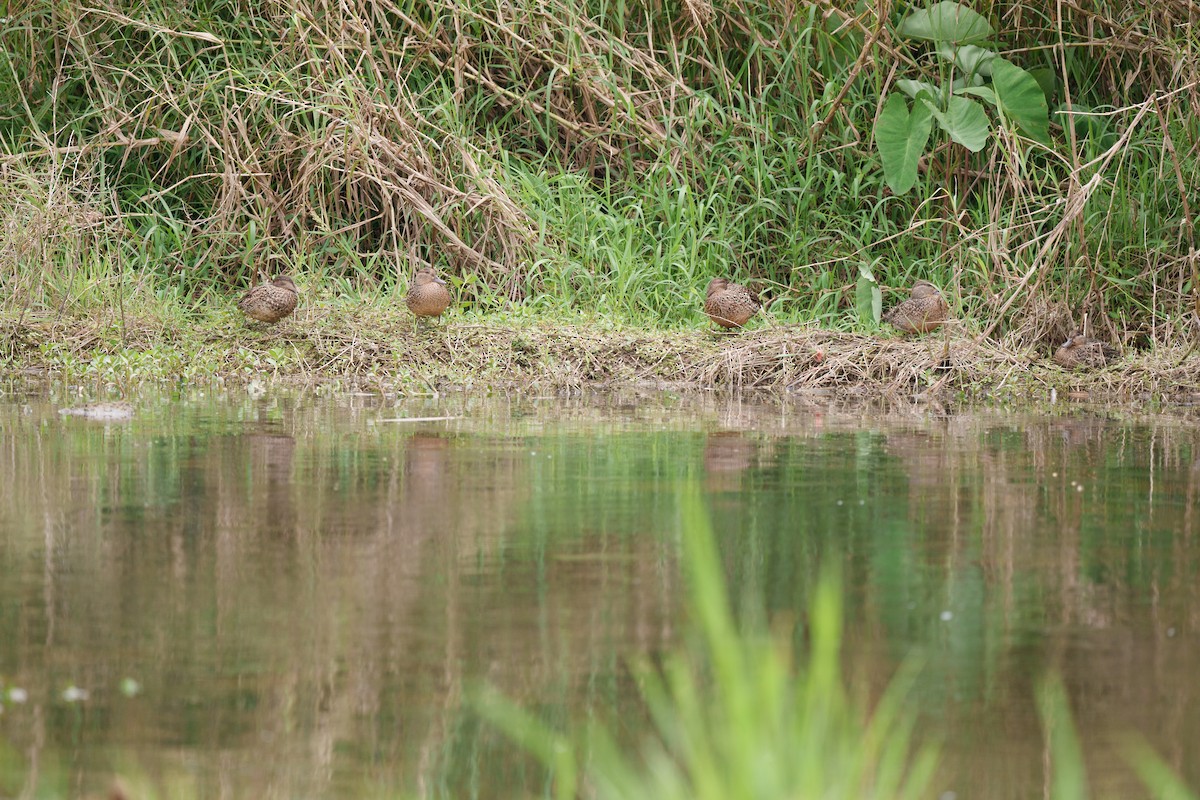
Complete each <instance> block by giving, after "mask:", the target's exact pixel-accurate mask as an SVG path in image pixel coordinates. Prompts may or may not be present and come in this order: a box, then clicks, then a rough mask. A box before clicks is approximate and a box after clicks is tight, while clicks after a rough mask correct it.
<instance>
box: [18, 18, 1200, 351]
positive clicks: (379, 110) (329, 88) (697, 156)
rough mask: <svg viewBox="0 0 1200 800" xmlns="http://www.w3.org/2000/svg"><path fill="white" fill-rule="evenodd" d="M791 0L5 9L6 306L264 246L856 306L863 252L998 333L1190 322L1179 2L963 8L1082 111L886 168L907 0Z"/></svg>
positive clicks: (567, 308)
mask: <svg viewBox="0 0 1200 800" xmlns="http://www.w3.org/2000/svg"><path fill="white" fill-rule="evenodd" d="M785 8H787V7H786V6H778V5H777V4H760V3H754V2H746V1H745V0H738V2H735V3H733V4H732V5H723V6H716V5H709V4H708V3H705V2H698V3H688V4H686V5H685V6H665V7H659V6H653V7H650V6H643V5H636V4H628V3H623V2H611V0H591V2H588V3H586V4H584V5H583V6H579V5H577V4H571V3H562V2H558V1H557V0H551V2H536V3H535V2H533V0H522V2H520V3H518V5H517V6H516V7H510V6H509V5H507V4H499V3H496V2H494V0H473V2H471V3H469V4H458V3H442V2H435V3H432V4H430V3H416V2H399V3H396V4H393V5H385V6H378V5H376V4H365V3H350V4H349V5H348V6H342V7H339V10H338V11H337V13H334V12H332V11H327V10H325V7H324V6H317V7H316V8H315V10H310V11H305V12H300V11H296V12H295V13H293V12H291V11H288V10H287V9H286V8H285V7H283V6H261V7H260V6H246V5H245V4H238V3H231V2H224V1H223V0H210V2H207V3H202V4H194V3H192V4H183V5H180V4H171V3H165V2H162V1H161V0H156V1H155V2H151V3H133V2H130V0H106V2H103V3H100V4H99V5H95V4H83V3H78V2H73V1H68V2H65V3H64V2H50V0H32V2H29V3H25V4H21V5H19V6H17V7H14V9H10V11H9V16H7V17H6V18H5V21H4V22H3V23H2V24H0V42H2V43H3V45H4V46H3V47H0V98H2V99H3V100H4V101H5V102H4V103H3V107H4V108H6V109H8V111H7V112H6V113H5V114H4V115H0V152H2V153H4V154H6V155H4V156H3V157H4V158H5V164H6V170H5V171H4V174H3V177H0V182H2V183H3V187H2V188H3V192H0V198H2V199H0V208H2V209H3V217H4V220H5V226H4V229H3V232H2V233H0V236H2V239H0V266H3V267H4V269H3V270H0V275H2V276H3V277H0V290H2V293H0V296H2V297H3V298H4V299H3V300H0V303H3V304H4V305H5V306H6V307H8V309H9V310H10V311H11V310H12V309H13V308H16V309H17V310H20V309H21V308H25V307H27V306H34V307H37V306H41V307H54V306H55V305H56V304H58V303H61V302H62V301H63V300H64V299H65V298H69V299H70V300H71V301H72V302H74V303H77V304H78V305H79V307H80V308H81V309H82V310H83V312H85V313H86V312H89V311H92V310H95V309H97V308H98V307H99V306H98V303H99V302H100V297H101V296H102V295H104V292H97V291H95V290H94V289H90V288H87V287H93V286H105V285H110V284H112V283H114V282H116V283H118V285H119V286H120V287H121V288H122V289H123V290H124V291H126V292H130V291H134V290H133V288H131V285H130V281H129V280H128V276H129V275H130V274H134V275H137V276H139V279H140V277H144V278H145V279H146V280H147V281H149V282H150V284H149V285H151V286H153V287H154V288H153V291H155V292H167V291H170V292H173V293H174V295H173V296H175V297H177V298H178V299H179V300H180V302H181V303H183V304H184V305H185V306H186V305H187V304H189V303H200V302H208V303H215V302H218V301H221V302H225V301H227V299H228V298H229V297H230V296H231V295H232V294H234V293H236V292H237V291H239V290H240V289H243V288H244V287H245V286H246V285H247V284H248V283H249V282H250V281H251V280H252V279H253V276H254V275H255V273H256V272H257V271H258V270H267V271H270V272H278V271H282V270H289V271H293V272H296V273H298V274H300V275H301V276H302V277H303V278H304V279H305V280H306V281H307V282H308V283H309V284H310V285H311V286H316V285H320V286H321V287H323V288H324V289H325V290H327V291H329V292H332V293H334V294H340V295H364V296H367V297H374V296H380V295H382V296H393V297H394V296H395V295H396V293H397V292H399V291H402V290H403V288H404V286H405V285H406V280H407V276H408V275H409V274H411V272H412V271H413V270H414V269H415V267H416V266H417V265H419V264H424V263H429V264H433V265H434V266H436V267H438V268H439V269H441V270H442V271H443V272H445V273H448V274H451V275H454V276H455V277H456V279H457V282H458V288H459V291H460V293H461V296H462V297H463V298H464V300H465V302H467V303H469V304H470V305H472V306H474V307H477V308H479V309H480V310H481V311H484V312H487V311H496V310H507V311H508V312H510V313H512V310H513V308H514V307H515V305H520V306H527V307H528V308H530V309H531V311H530V313H551V312H552V313H557V314H566V313H569V312H571V311H573V310H574V309H580V308H582V309H584V310H585V311H586V312H588V313H593V312H599V313H601V314H604V315H611V316H612V317H614V318H616V319H619V320H621V321H623V322H625V323H628V324H633V325H637V326H641V327H652V328H672V327H678V326H684V325H688V324H690V322H691V320H692V319H693V318H694V316H695V310H694V307H695V301H694V296H695V292H696V291H697V290H698V288H699V287H701V286H703V284H704V283H705V282H706V281H707V279H708V278H709V277H711V276H713V275H718V274H733V275H735V276H736V277H738V278H741V279H753V280H757V281H760V282H762V284H763V285H764V286H765V287H767V289H768V293H770V294H778V295H780V299H779V301H778V302H777V304H776V305H775V307H774V308H773V311H774V312H775V314H776V315H777V317H778V318H779V319H780V320H782V321H815V322H817V323H818V324H820V325H822V326H824V327H827V328H832V329H837V330H853V329H856V328H858V326H859V324H860V322H859V320H858V317H857V315H856V313H855V310H854V296H855V294H854V289H855V283H856V281H857V280H858V276H859V270H860V267H861V266H863V265H866V266H869V267H870V268H871V269H872V270H873V272H874V274H875V276H876V277H877V278H878V280H879V282H880V283H881V284H882V285H883V286H884V287H885V288H886V291H885V305H886V304H890V303H891V302H892V301H893V299H894V298H896V297H898V296H899V292H901V291H902V290H903V288H904V287H905V286H906V285H907V284H909V283H910V282H911V281H912V280H913V279H915V278H916V277H924V278H928V279H931V280H933V281H934V282H936V283H938V284H940V285H941V286H943V287H944V288H945V289H946V290H947V291H948V292H949V293H951V294H952V295H953V303H954V305H955V307H956V308H957V309H958V310H959V311H960V312H961V313H962V315H963V316H964V318H966V319H967V320H968V321H969V323H968V330H970V331H973V332H976V333H983V332H986V333H988V334H989V335H990V336H992V337H993V338H997V339H1000V340H1003V341H1004V342H1006V343H1007V344H1009V345H1015V346H1034V345H1046V346H1048V345H1049V343H1050V342H1052V341H1054V340H1055V339H1059V340H1061V338H1062V337H1063V335H1064V334H1065V333H1066V332H1067V331H1068V330H1069V329H1071V328H1075V327H1078V326H1080V325H1082V324H1083V322H1084V316H1085V314H1086V316H1087V321H1088V326H1089V327H1090V328H1091V329H1092V330H1094V331H1096V332H1097V334H1098V335H1101V336H1102V337H1103V338H1106V339H1111V340H1114V341H1116V342H1119V343H1124V344H1126V345H1131V346H1135V347H1137V348H1139V349H1150V348H1152V347H1153V346H1155V345H1159V344H1180V343H1183V342H1187V341H1189V340H1190V337H1191V335H1192V333H1191V331H1192V328H1193V327H1194V322H1193V320H1194V315H1195V313H1196V303H1197V297H1198V292H1200V280H1198V279H1197V274H1196V273H1197V267H1196V265H1195V262H1194V259H1191V258H1190V257H1189V255H1188V254H1189V253H1190V252H1192V250H1193V248H1194V234H1193V231H1192V228H1191V222H1190V219H1191V217H1190V215H1194V214H1195V213H1196V210H1195V209H1194V208H1191V207H1190V206H1189V205H1188V192H1189V187H1190V185H1191V183H1192V182H1193V179H1194V176H1195V175H1196V174H1197V173H1198V171H1200V165H1198V164H1197V157H1198V152H1200V115H1197V114H1196V113H1195V108H1197V107H1198V105H1200V89H1198V88H1197V86H1198V83H1197V78H1200V74H1198V73H1197V67H1196V65H1197V64H1200V58H1198V57H1197V56H1198V55H1200V53H1198V50H1200V47H1198V41H1197V34H1196V32H1195V30H1194V26H1191V27H1189V26H1187V25H1184V24H1182V23H1183V22H1186V21H1187V20H1188V19H1190V17H1188V13H1189V11H1188V7H1187V5H1186V4H1184V3H1178V2H1175V3H1167V4H1166V5H1165V6H1163V7H1162V9H1161V11H1160V13H1158V14H1156V15H1153V16H1150V15H1146V14H1145V13H1144V9H1143V7H1141V6H1138V5H1136V4H1133V3H1130V2H1126V1H1125V0H1106V2H1102V3H1099V4H1093V5H1092V6H1091V7H1089V9H1088V10H1087V11H1077V10H1074V9H1072V8H1064V9H1062V13H1064V14H1066V15H1068V16H1066V17H1065V18H1063V19H1059V18H1057V17H1056V16H1055V14H1057V13H1059V10H1058V7H1050V8H1047V9H1044V10H1042V9H1030V8H1027V7H1025V6H1020V7H1016V6H1014V7H1011V8H1010V7H1009V6H1007V5H1004V4H994V5H986V6H985V7H982V8H980V9H979V10H981V11H982V12H983V13H985V14H987V15H989V17H990V18H991V20H992V21H993V24H994V25H995V26H996V27H997V29H998V30H999V31H1000V33H999V37H998V42H997V47H998V49H999V50H1001V51H1002V52H1003V53H1005V54H1007V55H1008V56H1009V57H1010V58H1012V59H1014V60H1016V61H1018V62H1019V63H1021V64H1022V65H1023V66H1026V67H1029V68H1037V67H1048V68H1050V69H1052V71H1053V72H1054V74H1055V75H1056V76H1057V89H1056V90H1055V93H1054V96H1053V97H1051V106H1052V107H1054V106H1055V105H1057V104H1058V103H1060V102H1066V101H1067V100H1069V101H1070V102H1071V103H1072V104H1074V105H1075V106H1086V107H1088V108H1090V109H1093V110H1094V111H1095V112H1096V113H1097V114H1099V115H1100V116H1098V117H1095V118H1094V121H1093V122H1092V123H1090V125H1089V126H1086V127H1082V126H1077V127H1076V129H1075V130H1074V131H1073V132H1072V131H1070V130H1066V129H1063V128H1062V127H1061V126H1057V125H1056V126H1054V127H1053V128H1052V142H1051V145H1050V146H1049V147H1043V146H1040V145H1035V144H1033V143H1031V142H1028V141H1026V140H1022V139H1018V138H1014V137H1013V136H1011V135H1009V134H1007V133H1005V134H1002V135H998V136H996V137H995V138H994V139H993V140H992V141H991V142H990V143H989V144H988V146H987V147H985V149H984V150H983V152H981V153H979V154H975V155H972V154H968V153H966V152H965V151H963V150H962V149H961V148H958V147H957V146H952V147H949V148H940V149H938V150H937V151H935V152H933V153H932V154H931V155H930V157H929V158H928V161H927V164H926V167H927V169H926V170H925V171H924V172H923V173H922V175H921V177H920V179H919V181H918V186H917V188H916V190H915V191H913V192H910V193H909V194H907V195H905V196H903V197H895V196H892V195H891V194H890V193H889V192H888V191H887V190H886V189H885V187H884V183H883V177H882V172H881V169H880V166H879V161H878V157H877V155H876V153H875V150H874V145H873V142H872V141H871V140H870V131H871V129H872V124H873V121H874V117H875V114H876V108H877V106H878V102H879V98H880V97H881V95H883V94H885V93H886V92H887V91H890V86H891V85H890V84H889V80H890V76H891V72H890V68H891V65H893V64H901V65H903V74H904V75H906V76H909V77H920V76H922V75H925V76H933V75H935V74H936V72H937V70H938V69H939V65H938V62H937V61H936V59H933V58H931V57H930V54H929V53H927V52H925V51H923V50H922V49H921V48H920V47H919V46H916V45H912V44H903V43H900V42H899V40H898V39H896V38H895V37H893V36H889V35H888V31H890V30H891V29H893V28H894V26H895V24H896V23H897V22H898V20H899V19H900V17H901V16H902V15H903V13H905V11H906V10H907V8H908V6H907V5H902V6H898V7H896V8H895V9H894V12H893V16H892V17H890V18H888V19H884V20H877V19H875V18H874V16H873V14H872V12H871V11H867V12H864V14H863V15H862V16H861V17H860V18H856V19H853V20H850V19H847V18H845V17H843V16H841V15H840V13H839V12H835V11H832V10H831V9H826V8H824V7H819V6H809V7H805V6H799V7H796V9H795V12H794V13H787V12H785V10H784V9H785ZM1174 23H1178V24H1174ZM881 26H882V29H883V31H884V35H882V36H874V33H876V32H877V31H878V30H880V29H881ZM1085 31H1086V32H1087V33H1084V32H1085ZM868 41H870V42H872V44H871V48H872V49H871V50H869V51H868V52H867V53H865V54H864V57H863V58H861V59H860V58H859V51H860V48H862V47H863V45H864V43H866V42H868ZM1060 45H1061V48H1060ZM856 65H857V66H856ZM1055 119H1057V118H1055ZM818 131H819V134H818ZM1193 202H1194V201H1193Z"/></svg>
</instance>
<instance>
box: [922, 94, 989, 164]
mask: <svg viewBox="0 0 1200 800" xmlns="http://www.w3.org/2000/svg"><path fill="white" fill-rule="evenodd" d="M919 102H921V103H923V104H924V105H925V107H926V108H928V109H929V111H930V113H931V114H933V118H934V119H936V120H937V121H938V126H939V127H940V128H941V129H942V130H944V131H945V132H946V133H948V134H950V138H951V139H953V140H954V141H956V142H958V143H959V144H961V145H962V146H963V147H965V148H967V149H968V150H970V151H971V152H972V153H978V152H979V151H980V150H982V149H983V146H984V145H985V144H987V139H988V133H989V131H990V128H989V126H988V118H987V114H985V113H984V111H983V106H981V105H979V103H976V102H975V101H974V100H971V99H969V98H966V97H960V96H959V95H952V96H951V97H950V102H949V103H948V104H947V106H946V110H945V111H944V112H943V111H940V110H938V108H937V107H936V106H935V105H934V104H933V103H932V102H931V101H930V100H928V99H926V98H925V97H921V98H920V100H919Z"/></svg>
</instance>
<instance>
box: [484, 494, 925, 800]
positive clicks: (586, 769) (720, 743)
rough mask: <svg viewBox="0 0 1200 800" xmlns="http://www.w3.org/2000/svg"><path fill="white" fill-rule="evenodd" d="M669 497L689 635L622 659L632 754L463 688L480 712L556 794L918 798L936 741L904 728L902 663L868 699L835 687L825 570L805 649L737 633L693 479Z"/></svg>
mask: <svg viewBox="0 0 1200 800" xmlns="http://www.w3.org/2000/svg"><path fill="white" fill-rule="evenodd" d="M682 508H683V511H682V520H681V527H682V531H683V537H684V565H685V566H684V568H685V571H686V573H687V578H688V608H689V609H690V611H691V615H692V619H693V622H694V626H695V631H694V633H695V636H694V639H693V642H692V646H691V647H690V648H687V649H684V650H681V651H679V652H676V653H673V654H671V655H669V656H667V657H666V659H665V660H664V661H663V662H662V664H661V665H659V666H656V665H653V664H652V663H651V662H649V661H648V660H643V661H641V662H639V663H638V664H636V665H635V672H636V674H637V676H638V679H639V687H640V691H641V695H642V698H643V700H644V701H645V704H646V708H647V711H648V715H649V718H650V721H651V730H650V732H649V733H648V734H647V735H646V736H645V737H644V739H643V741H642V742H641V744H640V746H639V748H638V753H636V754H633V753H629V752H627V751H626V750H623V749H622V748H620V747H619V746H618V745H617V744H616V743H615V740H614V738H613V735H612V733H611V732H610V731H608V730H606V729H605V728H604V727H602V726H600V725H592V726H590V727H589V728H587V729H586V730H585V731H584V732H583V733H582V734H580V735H578V736H572V735H569V734H566V733H561V732H556V731H554V730H552V729H550V728H549V727H548V726H546V725H544V724H543V723H541V722H539V721H538V720H537V719H536V718H535V717H533V716H532V715H531V714H529V713H528V712H526V711H524V710H522V709H521V708H519V707H517V706H516V705H515V704H513V703H512V702H510V701H508V700H507V699H505V698H503V697H502V696H500V695H499V694H498V693H496V692H495V691H491V690H486V689H485V690H482V691H480V692H479V693H478V694H477V698H476V703H477V706H478V708H479V710H480V711H481V713H483V714H484V716H485V717H487V718H488V719H489V720H491V721H492V722H493V723H494V724H495V725H497V726H498V727H500V728H501V729H502V730H504V731H505V732H506V733H507V734H508V735H510V736H511V737H512V738H513V739H515V740H516V741H518V742H519V743H520V744H522V745H523V746H525V747H526V748H528V749H529V751H530V752H531V753H533V754H534V755H536V756H537V757H538V758H539V759H540V760H541V761H542V762H543V763H544V764H545V765H546V766H547V768H549V769H550V770H552V771H553V773H554V778H555V795H556V796H557V797H559V798H564V799H565V798H573V797H575V796H576V792H577V790H578V788H579V787H580V786H581V785H583V784H585V783H586V784H587V785H589V786H591V787H593V789H594V792H595V796H597V797H600V798H630V799H631V800H632V799H633V798H645V797H655V798H663V800H670V799H671V798H679V799H680V800H683V799H684V798H700V799H703V798H712V800H737V798H745V799H746V800H751V799H753V800H770V798H781V799H782V798H795V797H846V798H849V797H854V798H881V800H882V799H883V798H888V799H889V800H892V799H898V798H907V797H912V798H916V797H927V796H928V793H929V786H930V781H931V779H932V776H933V772H934V768H935V766H936V763H937V750H936V748H935V747H933V746H931V745H929V744H918V743H916V742H915V740H914V737H913V724H914V721H915V716H914V715H913V714H912V713H911V712H910V711H908V710H906V708H905V706H904V695H905V691H906V689H907V688H908V686H909V682H910V680H911V679H912V677H913V672H912V669H911V668H906V669H904V670H901V672H900V674H899V675H898V676H897V677H896V679H895V680H894V681H893V682H892V685H891V687H890V688H889V689H888V690H887V691H886V692H885V693H884V694H883V696H882V697H881V698H879V699H878V700H876V701H875V702H874V704H870V703H868V702H867V701H866V700H865V698H863V697H861V696H859V695H857V694H856V693H854V692H851V691H849V690H848V689H847V688H846V685H845V683H844V681H843V678H842V667H841V662H840V651H841V632H842V611H841V589H840V585H839V581H838V579H837V577H836V575H835V574H834V573H832V572H826V574H825V576H824V577H823V578H822V579H821V581H820V583H819V584H818V585H817V586H816V587H814V589H813V593H812V602H811V606H810V610H809V620H808V622H809V628H808V631H809V634H810V642H811V644H810V648H809V650H808V651H807V652H806V653H805V654H802V655H800V656H799V657H797V653H796V651H795V648H794V644H793V641H794V637H793V636H792V635H791V632H790V631H783V632H780V633H776V634H775V635H771V634H767V633H765V632H758V633H748V634H747V633H742V632H739V631H738V629H737V626H736V625H735V623H734V619H733V616H732V614H731V612H730V606H729V601H728V597H727V590H726V587H725V580H724V577H723V575H722V573H721V569H720V562H719V560H718V558H717V553H716V547H715V543H714V538H713V535H712V531H711V530H710V526H709V522H708V518H707V516H706V514H705V512H704V511H703V508H702V503H701V501H700V499H699V494H698V492H695V491H693V492H691V493H690V494H689V496H688V497H687V498H686V500H685V501H684V502H683V503H682Z"/></svg>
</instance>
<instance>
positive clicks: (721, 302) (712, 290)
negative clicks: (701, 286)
mask: <svg viewBox="0 0 1200 800" xmlns="http://www.w3.org/2000/svg"><path fill="white" fill-rule="evenodd" d="M760 308H762V303H760V302H759V301H758V295H757V294H755V293H754V292H753V291H751V290H750V289H747V288H746V287H745V286H742V285H741V284H740V283H732V282H731V281H730V280H729V279H728V278H713V279H712V280H711V281H709V282H708V290H707V291H706V292H705V296H704V313H705V314H706V315H708V318H709V319H711V320H712V321H713V322H715V323H717V324H718V325H720V326H721V327H722V328H740V327H742V326H743V325H745V324H746V323H747V322H748V321H749V320H750V318H751V317H753V316H754V315H755V313H757V312H758V310H759V309H760Z"/></svg>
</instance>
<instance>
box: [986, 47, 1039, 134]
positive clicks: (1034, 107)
mask: <svg viewBox="0 0 1200 800" xmlns="http://www.w3.org/2000/svg"><path fill="white" fill-rule="evenodd" d="M992 88H993V89H995V90H996V100H997V101H998V102H999V104H1000V112H1001V113H1002V114H1004V116H1006V117H1008V118H1009V119H1011V120H1012V121H1013V122H1015V123H1017V125H1018V126H1019V127H1020V128H1021V130H1023V131H1024V132H1025V133H1026V134H1027V135H1028V136H1030V137H1032V138H1034V139H1037V140H1038V141H1039V142H1043V143H1045V144H1049V143H1050V109H1049V108H1047V106H1046V95H1045V93H1044V92H1042V87H1041V86H1039V85H1038V82H1037V80H1036V79H1035V78H1034V77H1033V76H1032V75H1030V74H1029V73H1028V72H1026V71H1025V70H1023V69H1021V68H1020V67H1018V66H1017V65H1016V64H1013V63H1012V62H1011V61H1005V60H1004V59H1003V58H997V59H996V60H995V61H993V62H992Z"/></svg>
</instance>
